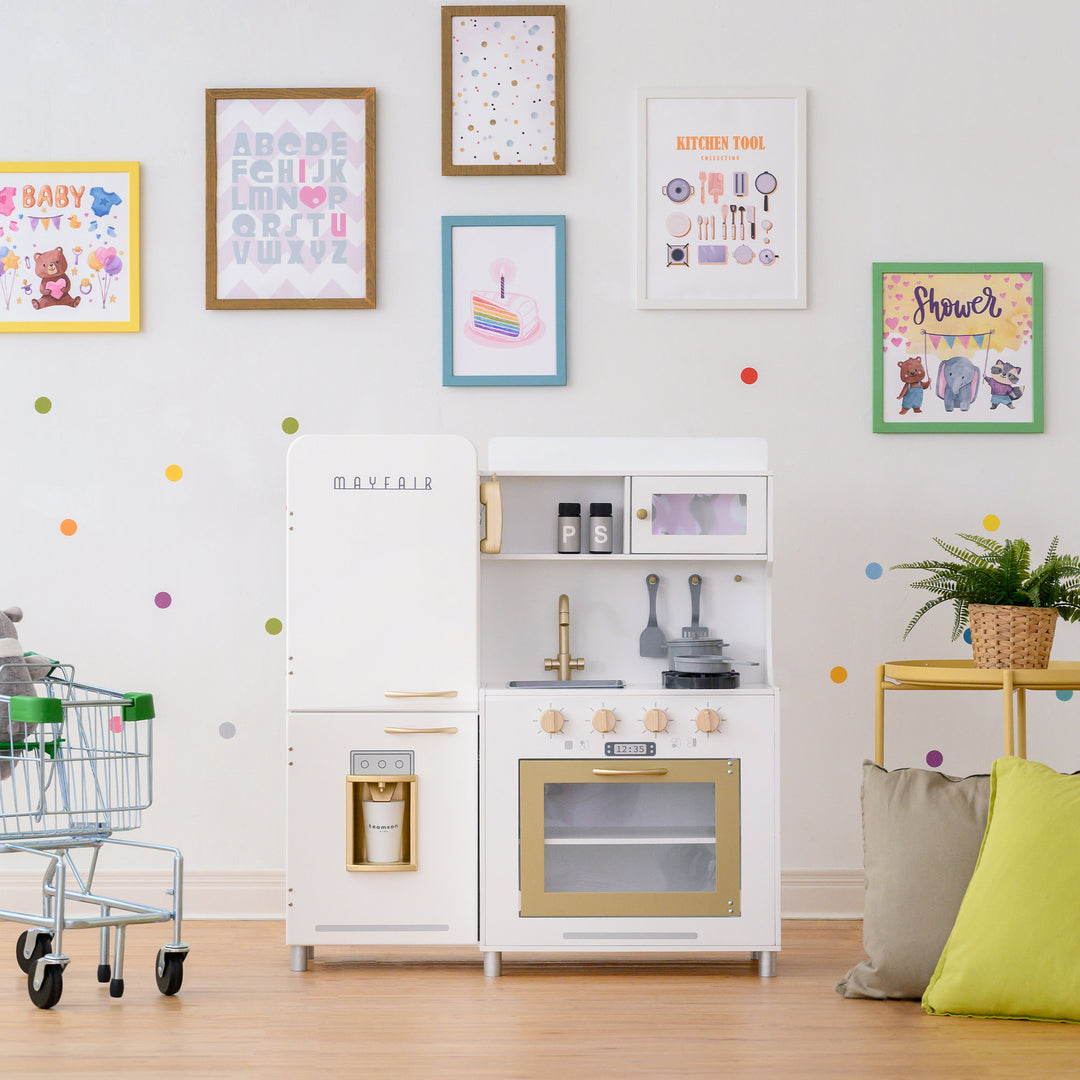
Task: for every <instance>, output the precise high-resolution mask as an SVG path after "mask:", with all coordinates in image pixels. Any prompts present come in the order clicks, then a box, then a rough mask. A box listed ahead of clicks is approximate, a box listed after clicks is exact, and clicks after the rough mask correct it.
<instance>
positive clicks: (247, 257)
mask: <svg viewBox="0 0 1080 1080" xmlns="http://www.w3.org/2000/svg"><path fill="white" fill-rule="evenodd" d="M206 306H207V307H208V308H373V307H374V306H375V91H374V90H372V89H360V88H347V89H332V90H326V89H321V90H207V91H206Z"/></svg>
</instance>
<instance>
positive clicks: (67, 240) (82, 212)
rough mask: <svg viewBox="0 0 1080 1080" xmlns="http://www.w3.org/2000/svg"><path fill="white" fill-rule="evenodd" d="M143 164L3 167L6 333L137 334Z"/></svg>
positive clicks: (1, 254) (0, 295) (0, 296)
mask: <svg viewBox="0 0 1080 1080" xmlns="http://www.w3.org/2000/svg"><path fill="white" fill-rule="evenodd" d="M138 230H139V166H138V163H137V162H133V161H124V162H79V163H69V162H53V163H48V162H34V163H20V162H0V330H6V331H17V332H22V331H80V330H82V331H86V330H118V331H124V330H138V329H139V236H138Z"/></svg>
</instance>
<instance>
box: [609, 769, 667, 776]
mask: <svg viewBox="0 0 1080 1080" xmlns="http://www.w3.org/2000/svg"><path fill="white" fill-rule="evenodd" d="M593 776H667V769H593Z"/></svg>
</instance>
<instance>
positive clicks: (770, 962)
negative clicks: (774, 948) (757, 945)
mask: <svg viewBox="0 0 1080 1080" xmlns="http://www.w3.org/2000/svg"><path fill="white" fill-rule="evenodd" d="M775 974H776V953H775V952H762V953H759V954H758V975H760V976H761V977H762V978H763V979H771V978H772V977H773V976H774V975H775Z"/></svg>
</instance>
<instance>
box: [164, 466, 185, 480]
mask: <svg viewBox="0 0 1080 1080" xmlns="http://www.w3.org/2000/svg"><path fill="white" fill-rule="evenodd" d="M183 475H184V470H183V469H181V468H180V466H179V465H167V466H166V467H165V479H166V480H174V481H175V480H179V479H180V477H181V476H183Z"/></svg>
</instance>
